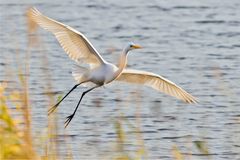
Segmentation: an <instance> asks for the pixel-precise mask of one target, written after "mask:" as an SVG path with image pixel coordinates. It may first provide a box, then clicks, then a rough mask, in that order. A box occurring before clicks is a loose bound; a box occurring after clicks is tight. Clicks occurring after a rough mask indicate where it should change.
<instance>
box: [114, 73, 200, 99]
mask: <svg viewBox="0 0 240 160" xmlns="http://www.w3.org/2000/svg"><path fill="white" fill-rule="evenodd" d="M116 80H117V81H124V82H128V83H135V84H142V85H146V86H149V87H152V88H154V89H156V90H158V91H161V92H164V93H166V94H168V95H171V96H174V97H176V98H178V99H181V100H183V101H185V102H187V103H197V100H196V98H195V97H193V96H192V95H190V94H189V93H187V92H186V91H185V90H183V89H182V88H181V87H179V86H177V85H176V84H175V83H173V82H171V81H169V80H168V79H166V78H164V77H162V76H159V75H157V74H154V73H151V72H145V71H139V70H133V69H124V70H123V72H122V74H121V75H120V76H119V77H118V78H117V79H116Z"/></svg>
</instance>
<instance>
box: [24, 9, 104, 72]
mask: <svg viewBox="0 0 240 160" xmlns="http://www.w3.org/2000/svg"><path fill="white" fill-rule="evenodd" d="M27 14H28V17H29V18H30V19H31V20H32V21H34V22H35V23H37V24H38V25H39V26H41V27H42V28H44V29H46V30H48V31H50V32H52V33H53V34H54V35H55V37H56V38H57V40H58V41H59V43H60V45H61V46H62V48H63V49H64V50H65V52H66V53H67V54H68V55H69V57H70V58H71V59H73V60H75V61H77V62H85V63H87V64H89V65H90V67H91V68H94V67H96V66H99V65H101V64H102V63H104V62H105V61H104V59H103V58H102V57H101V56H100V54H99V53H98V52H97V51H96V49H95V48H94V47H93V46H92V44H91V43H90V42H89V41H88V39H87V38H86V37H85V36H84V35H83V34H82V33H80V32H78V31H77V30H75V29H73V28H71V27H69V26H67V25H65V24H63V23H60V22H58V21H55V20H53V19H51V18H49V17H47V16H44V15H43V14H42V13H40V12H39V11H38V10H37V9H36V8H30V9H29V10H28V12H27Z"/></svg>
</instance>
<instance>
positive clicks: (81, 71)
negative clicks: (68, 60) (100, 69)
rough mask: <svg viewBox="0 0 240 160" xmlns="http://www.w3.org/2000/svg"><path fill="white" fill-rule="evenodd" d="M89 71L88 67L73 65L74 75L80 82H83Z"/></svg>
mask: <svg viewBox="0 0 240 160" xmlns="http://www.w3.org/2000/svg"><path fill="white" fill-rule="evenodd" d="M87 73H88V68H85V67H82V66H79V65H77V64H75V65H74V66H73V67H72V76H73V77H74V79H75V80H76V81H77V82H78V83H81V82H83V81H84V80H85V78H86V74H87Z"/></svg>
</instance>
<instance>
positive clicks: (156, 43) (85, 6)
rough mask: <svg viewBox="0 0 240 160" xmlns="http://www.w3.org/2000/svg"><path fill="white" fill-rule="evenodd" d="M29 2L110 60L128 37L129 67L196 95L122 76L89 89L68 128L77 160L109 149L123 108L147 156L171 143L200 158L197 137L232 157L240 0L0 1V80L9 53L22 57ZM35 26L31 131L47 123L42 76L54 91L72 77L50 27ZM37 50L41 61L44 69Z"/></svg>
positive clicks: (239, 128)
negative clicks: (180, 96)
mask: <svg viewBox="0 0 240 160" xmlns="http://www.w3.org/2000/svg"><path fill="white" fill-rule="evenodd" d="M29 6H35V7H37V8H38V9H39V10H40V11H41V12H43V13H44V14H46V15H48V16H50V17H52V18H55V19H57V20H59V21H61V22H63V23H66V24H68V25H70V26H72V27H74V28H76V29H77V30H79V31H81V32H83V33H84V34H86V36H87V37H88V38H89V40H90V41H91V42H92V43H93V44H94V46H95V47H96V49H97V50H98V51H99V52H100V53H101V54H102V55H103V57H104V58H105V59H107V60H109V61H112V62H116V57H117V56H118V53H119V52H120V51H121V49H122V48H123V47H124V46H125V45H126V44H127V43H128V42H130V41H133V42H136V43H139V44H141V45H142V46H144V49H142V50H138V51H134V52H133V53H131V54H130V55H129V67H131V68H135V69H144V70H147V71H152V72H155V73H158V74H160V75H164V76H165V77H167V78H169V79H170V80H172V81H174V82H176V83H177V84H179V85H180V86H182V87H183V88H184V89H186V90H187V91H189V92H190V93H192V94H193V95H194V96H196V97H197V98H198V99H199V101H200V104H199V105H186V104H184V103H182V102H180V101H178V100H175V99H174V98H171V97H168V96H165V95H163V94H161V93H158V92H156V91H154V90H152V89H150V88H147V87H138V86H134V85H131V86H129V85H127V84H118V83H115V84H114V85H109V86H106V87H105V88H101V89H97V90H95V91H93V92H91V93H89V95H87V96H86V97H85V99H84V100H83V101H82V104H81V107H80V109H79V111H78V113H77V115H76V117H75V118H74V119H73V121H72V122H71V123H70V125H69V127H68V128H67V134H68V135H71V139H70V141H69V143H70V144H71V145H72V147H73V154H74V158H75V159H80V158H83V159H96V157H101V156H104V155H106V154H111V153H109V152H110V149H111V148H112V147H113V146H114V142H115V141H116V134H115V127H114V119H116V117H118V116H119V115H120V114H121V113H123V115H124V116H125V117H126V119H127V120H128V121H130V122H132V123H135V122H136V112H137V110H138V109H139V110H140V114H141V117H142V118H141V129H142V132H143V133H142V136H143V139H144V144H145V147H146V150H147V153H148V157H149V159H166V160H167V159H172V148H173V146H174V145H176V146H177V147H178V148H179V149H180V150H181V152H183V153H186V155H187V154H189V153H192V154H193V156H191V157H190V158H192V159H208V158H209V157H207V156H203V155H202V154H201V152H200V151H199V150H197V149H196V147H195V146H193V143H192V142H194V141H199V140H200V141H206V142H207V146H208V149H209V153H210V154H211V156H210V158H212V159H223V160H225V159H240V111H239V110H240V109H239V105H240V101H239V99H238V96H239V95H240V90H239V84H240V83H239V82H240V76H239V71H240V63H239V62H240V56H239V52H240V41H239V40H240V18H239V17H240V1H238V0H231V1H227V0H224V1H220V0H219V1H218V0H211V1H210V0H202V1H196V0H191V1H190V0H181V1H179V0H171V1H167V0H165V1H157V0H155V1H145V0H138V1H137V0H132V1H127V0H121V1H120V0H116V1H105V0H102V1H88V0H81V1H72V0H65V1H59V2H57V1H54V0H53V1H47V0H44V1H32V3H30V2H28V1H16V0H10V1H8V2H5V1H3V0H1V1H0V10H1V12H0V31H1V32H0V39H1V43H0V51H1V54H0V80H1V81H2V80H7V79H6V74H5V68H6V67H7V66H13V67H16V62H15V58H16V56H17V57H19V58H18V61H20V62H19V63H21V60H22V59H24V56H25V53H26V50H27V34H26V21H25V17H24V14H25V10H26V9H27V8H28V7H29ZM39 34H40V37H41V40H42V41H43V42H44V47H42V48H41V49H39V48H38V49H33V51H32V54H31V61H30V65H31V70H30V91H31V94H32V95H33V96H32V97H31V99H32V104H33V112H32V117H33V129H34V130H35V131H38V132H41V130H42V129H44V128H46V126H47V124H46V120H47V107H46V104H47V99H46V98H44V94H43V90H44V88H46V86H44V85H45V84H46V83H45V82H46V81H49V80H51V81H52V82H53V84H52V85H53V91H54V92H57V93H66V92H67V90H68V89H70V88H71V87H72V86H73V85H74V81H73V79H72V77H71V73H70V72H71V65H72V64H73V62H72V61H71V60H69V59H68V58H67V56H66V55H65V54H64V52H63V50H62V49H61V47H60V46H59V45H58V43H57V42H56V40H55V38H54V37H53V36H52V35H51V34H50V33H48V32H46V31H44V30H40V32H39ZM16 48H17V49H18V50H17V51H16ZM36 48H37V47H36ZM111 48H117V50H116V51H115V52H114V53H116V54H110V53H109V52H110V51H109V49H111ZM16 53H19V54H17V55H16ZM43 55H47V58H48V61H49V62H48V63H49V65H46V66H44V67H42V66H43V63H42V59H43V57H44V56H43ZM6 59H7V60H6ZM45 71H49V73H50V74H51V76H49V75H46V74H44V72H45ZM11 83H14V81H10V84H11ZM84 89H85V88H79V89H78V90H77V91H75V92H74V93H73V94H72V95H71V96H69V97H68V98H67V99H66V101H65V102H64V103H62V104H61V106H60V107H59V110H58V113H59V118H60V122H59V124H63V123H64V120H65V117H66V116H67V115H69V114H70V113H72V112H73V110H74V107H75V105H76V104H77V101H78V99H79V96H80V94H81V92H82V91H83V90H84ZM96 106H100V107H96ZM63 132H64V129H62V128H60V133H63ZM60 140H61V136H60ZM60 143H61V141H60ZM129 150H131V147H129ZM62 152H63V154H64V152H65V151H64V150H62Z"/></svg>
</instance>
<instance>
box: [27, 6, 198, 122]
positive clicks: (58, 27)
mask: <svg viewBox="0 0 240 160" xmlns="http://www.w3.org/2000/svg"><path fill="white" fill-rule="evenodd" d="M27 15H28V17H29V18H30V20H32V21H33V22H35V23H37V24H38V25H39V26H41V27H42V28H44V29H46V30H48V31H50V32H52V33H53V34H54V35H55V37H56V38H57V40H58V41H59V43H60V45H61V46H62V48H63V49H64V50H65V52H66V53H67V54H68V56H69V57H70V58H71V59H72V60H75V61H76V62H78V64H79V65H76V66H75V68H74V70H73V74H72V75H73V77H74V78H75V80H76V81H77V84H76V85H75V86H74V87H73V88H72V89H71V90H70V91H69V92H68V93H67V94H66V95H65V96H64V97H63V98H62V99H61V100H60V101H59V102H58V103H57V104H56V105H54V106H53V107H52V108H50V109H49V112H48V113H49V114H51V113H52V112H53V111H54V110H55V109H56V108H57V106H58V105H59V104H60V103H61V102H62V101H63V100H64V99H65V98H66V97H67V96H68V95H69V94H70V93H71V92H72V91H73V90H74V89H76V88H77V87H78V86H79V85H80V84H83V83H88V82H92V83H94V84H95V86H94V87H92V88H90V89H88V90H86V91H84V92H83V93H82V95H81V98H80V100H79V102H78V104H77V106H76V108H75V110H74V112H73V114H71V115H70V116H68V117H67V119H66V121H65V127H67V125H68V124H69V123H70V121H71V120H72V118H73V117H74V115H75V113H76V111H77V108H78V106H79V104H80V102H81V100H82V98H83V96H84V95H85V94H86V93H88V92H90V91H91V90H93V89H95V88H98V87H101V86H104V85H106V84H108V83H111V82H112V81H114V80H115V81H124V82H128V83H135V84H141V85H146V86H149V87H152V88H154V89H156V90H158V91H161V92H164V93H166V94H168V95H171V96H174V97H176V98H178V99H181V100H183V101H185V102H187V103H197V100H196V98H195V97H193V96H192V95H190V94H189V93H187V92H186V91H185V90H183V89H182V88H181V87H179V86H177V85H176V84H175V83H173V82H171V81H169V80H167V79H166V78H163V77H162V76H160V75H157V74H154V73H150V72H145V71H140V70H132V69H125V67H126V64H127V55H128V53H129V51H131V50H134V49H139V48H142V47H141V46H140V45H136V44H133V43H130V44H129V45H127V47H126V48H125V49H123V51H122V54H121V56H120V58H119V65H118V66H116V65H114V64H111V63H109V62H107V61H105V60H104V59H103V58H102V57H101V55H100V54H99V53H98V52H97V50H96V49H95V48H94V47H93V45H92V44H91V43H90V42H89V41H88V39H87V38H86V37H85V36H84V35H83V34H82V33H80V32H78V31H77V30H75V29H73V28H71V27H69V26H67V25H65V24H63V23H60V22H58V21H55V20H53V19H51V18H48V17H47V16H44V15H43V14H42V13H40V12H39V11H38V10H37V9H36V8H30V9H29V10H28V12H27ZM80 63H82V64H84V63H85V64H89V66H90V67H83V66H80Z"/></svg>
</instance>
